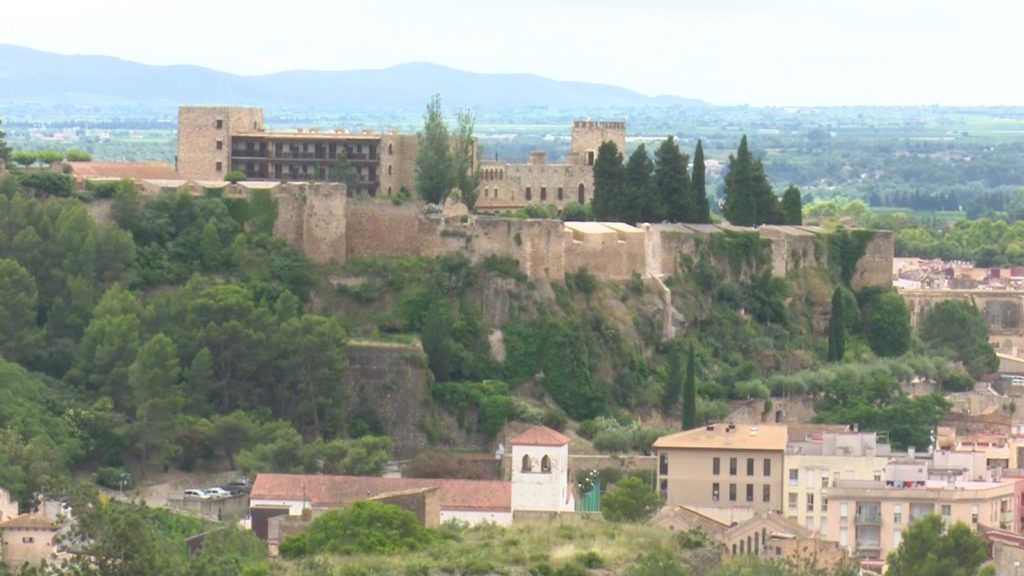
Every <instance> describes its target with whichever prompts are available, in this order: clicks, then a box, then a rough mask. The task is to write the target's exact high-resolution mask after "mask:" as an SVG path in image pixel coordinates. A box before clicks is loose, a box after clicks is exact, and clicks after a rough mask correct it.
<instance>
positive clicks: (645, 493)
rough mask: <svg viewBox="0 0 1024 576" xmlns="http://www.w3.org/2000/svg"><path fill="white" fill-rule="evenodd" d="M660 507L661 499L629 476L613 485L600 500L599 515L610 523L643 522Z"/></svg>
mask: <svg viewBox="0 0 1024 576" xmlns="http://www.w3.org/2000/svg"><path fill="white" fill-rule="evenodd" d="M660 505H661V498H660V497H659V496H658V495H657V494H655V493H654V491H653V490H651V488H650V486H647V485H645V484H644V482H643V480H641V479H639V478H637V477H635V476H630V477H628V478H626V479H624V480H622V481H620V482H619V483H618V484H616V485H615V489H614V490H611V491H609V492H608V493H607V494H605V495H604V497H602V498H601V513H602V515H603V516H604V517H605V519H606V520H610V521H612V522H643V521H645V520H647V519H648V518H650V517H651V515H653V514H654V511H655V510H657V509H658V507H659V506H660Z"/></svg>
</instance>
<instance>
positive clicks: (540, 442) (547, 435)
mask: <svg viewBox="0 0 1024 576" xmlns="http://www.w3.org/2000/svg"><path fill="white" fill-rule="evenodd" d="M569 442H570V439H569V437H568V436H566V435H565V434H562V433H561V432H558V431H555V430H552V429H551V428H548V427H547V426H534V427H533V428H530V429H529V430H527V431H526V432H523V433H522V434H520V435H518V436H516V437H515V438H513V439H511V440H509V444H512V445H519V446H565V445H566V444H568V443H569Z"/></svg>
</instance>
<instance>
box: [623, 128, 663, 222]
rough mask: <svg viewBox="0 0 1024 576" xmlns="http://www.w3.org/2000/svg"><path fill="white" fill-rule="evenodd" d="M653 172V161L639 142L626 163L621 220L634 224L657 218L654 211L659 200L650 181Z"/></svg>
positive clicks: (656, 209)
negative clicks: (624, 196) (624, 195)
mask: <svg viewBox="0 0 1024 576" xmlns="http://www.w3.org/2000/svg"><path fill="white" fill-rule="evenodd" d="M653 172H654V162H652V161H651V159H650V157H648V156H647V148H645V147H644V145H643V144H640V145H639V146H637V147H636V150H634V151H633V153H632V154H631V155H630V156H629V162H627V163H626V186H625V189H624V192H625V194H626V198H625V199H624V202H623V203H622V205H621V206H620V208H621V212H620V213H619V218H621V219H622V220H623V221H625V222H629V223H633V224H635V223H637V222H644V221H655V220H657V218H656V216H655V213H656V212H657V211H658V204H659V203H660V200H659V198H658V197H657V191H656V190H655V188H654V183H653V182H652V181H651V174H652V173H653Z"/></svg>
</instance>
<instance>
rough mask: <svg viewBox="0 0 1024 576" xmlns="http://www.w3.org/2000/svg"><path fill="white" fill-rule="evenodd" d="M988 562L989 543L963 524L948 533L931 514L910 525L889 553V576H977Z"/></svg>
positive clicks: (935, 516) (938, 518) (937, 518)
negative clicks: (897, 545)
mask: <svg viewBox="0 0 1024 576" xmlns="http://www.w3.org/2000/svg"><path fill="white" fill-rule="evenodd" d="M987 559H988V543H987V542H986V540H985V538H984V537H982V536H981V535H979V534H976V533H975V532H974V531H973V530H971V528H970V527H969V526H967V525H966V524H964V523H963V522H957V523H955V524H953V525H952V526H950V527H949V529H948V530H947V529H946V527H945V525H944V524H943V522H942V518H940V517H939V516H937V515H935V514H930V515H928V516H925V517H924V518H921V519H920V520H918V521H916V522H914V523H913V524H911V525H910V528H908V529H907V530H906V531H905V532H904V533H903V539H902V541H901V542H900V545H899V548H897V549H896V550H895V551H894V552H892V553H890V554H889V558H888V563H889V570H888V571H887V572H886V574H888V575H889V576H973V575H975V574H977V573H978V568H979V567H980V566H981V564H982V563H983V562H985V560H987Z"/></svg>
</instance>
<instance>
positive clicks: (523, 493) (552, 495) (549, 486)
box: [509, 426, 576, 512]
mask: <svg viewBox="0 0 1024 576" xmlns="http://www.w3.org/2000/svg"><path fill="white" fill-rule="evenodd" d="M509 444H511V446H512V463H513V468H512V482H511V484H512V510H513V511H520V510H521V511H543V512H571V511H573V510H575V508H576V500H575V494H574V490H573V486H574V484H573V480H572V478H571V477H570V476H569V437H568V436H566V435H565V434H562V433H560V432H557V431H555V430H552V429H551V428H548V427H547V426H534V427H533V428H530V429H529V430H526V431H525V432H523V433H522V434H520V435H518V436H516V437H514V438H512V439H511V440H510V441H509Z"/></svg>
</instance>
